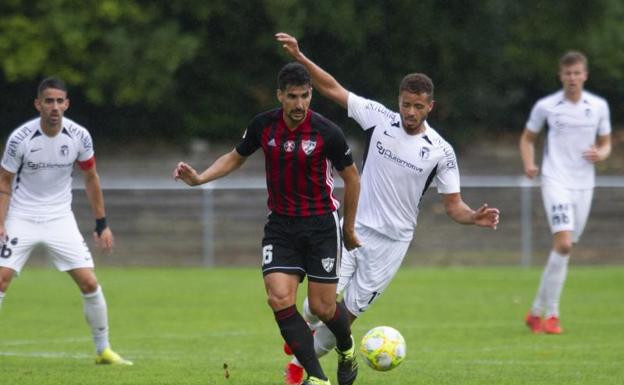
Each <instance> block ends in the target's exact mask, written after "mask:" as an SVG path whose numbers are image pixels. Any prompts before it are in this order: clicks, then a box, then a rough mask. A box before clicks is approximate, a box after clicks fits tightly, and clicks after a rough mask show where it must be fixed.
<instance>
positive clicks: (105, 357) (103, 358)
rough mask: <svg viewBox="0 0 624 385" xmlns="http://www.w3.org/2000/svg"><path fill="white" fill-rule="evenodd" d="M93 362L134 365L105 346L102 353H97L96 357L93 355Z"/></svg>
mask: <svg viewBox="0 0 624 385" xmlns="http://www.w3.org/2000/svg"><path fill="white" fill-rule="evenodd" d="M95 363H96V364H98V365H128V366H130V365H134V364H133V363H132V361H128V360H126V359H124V358H122V357H121V356H120V355H119V354H117V353H115V352H114V351H113V349H111V348H106V349H104V350H102V353H100V354H98V355H97V357H95Z"/></svg>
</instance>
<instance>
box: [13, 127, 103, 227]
mask: <svg viewBox="0 0 624 385" xmlns="http://www.w3.org/2000/svg"><path fill="white" fill-rule="evenodd" d="M40 121H41V119H40V118H37V119H33V120H31V121H29V122H27V123H26V124H24V125H23V126H21V127H20V128H17V129H16V130H15V131H13V132H12V133H11V135H10V136H9V139H8V141H7V145H6V147H5V150H4V156H3V157H2V167H3V168H4V169H5V170H7V171H9V172H12V173H14V174H16V175H15V178H14V179H13V196H12V197H11V204H10V206H9V213H10V215H15V216H17V217H20V218H26V219H41V220H45V219H50V218H55V217H59V216H62V215H66V214H68V213H70V212H71V201H72V193H71V187H72V172H73V167H74V162H76V161H85V160H89V159H90V158H91V157H93V143H92V141H91V135H89V132H88V131H87V130H86V129H85V128H84V127H82V126H80V125H78V124H76V123H75V122H73V121H71V120H70V119H67V118H63V122H62V123H63V128H62V129H61V131H60V132H59V133H58V134H57V135H56V136H55V137H53V138H51V137H49V136H47V135H46V134H44V133H43V131H42V130H41V125H40Z"/></svg>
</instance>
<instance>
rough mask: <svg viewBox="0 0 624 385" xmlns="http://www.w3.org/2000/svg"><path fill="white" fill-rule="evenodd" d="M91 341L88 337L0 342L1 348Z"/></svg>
mask: <svg viewBox="0 0 624 385" xmlns="http://www.w3.org/2000/svg"><path fill="white" fill-rule="evenodd" d="M88 341H91V338H87V337H69V338H55V339H33V340H13V341H11V340H4V341H0V346H24V345H52V344H67V343H84V342H88Z"/></svg>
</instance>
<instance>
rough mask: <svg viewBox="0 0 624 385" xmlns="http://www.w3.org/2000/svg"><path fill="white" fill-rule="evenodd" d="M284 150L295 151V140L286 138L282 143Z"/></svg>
mask: <svg viewBox="0 0 624 385" xmlns="http://www.w3.org/2000/svg"><path fill="white" fill-rule="evenodd" d="M284 151H286V152H293V151H295V142H294V141H292V140H287V141H286V142H285V143H284Z"/></svg>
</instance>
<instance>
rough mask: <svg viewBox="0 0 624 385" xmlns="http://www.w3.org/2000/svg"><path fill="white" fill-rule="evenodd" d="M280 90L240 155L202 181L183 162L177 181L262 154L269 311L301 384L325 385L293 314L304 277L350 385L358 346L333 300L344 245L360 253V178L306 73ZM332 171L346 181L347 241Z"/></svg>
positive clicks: (286, 74)
mask: <svg viewBox="0 0 624 385" xmlns="http://www.w3.org/2000/svg"><path fill="white" fill-rule="evenodd" d="M277 83H278V89H277V99H278V100H279V101H280V103H281V108H277V109H273V110H270V111H266V112H263V113H261V114H259V115H257V116H256V117H255V118H254V119H253V120H252V121H251V123H250V124H249V126H248V127H247V130H246V131H245V134H244V135H243V139H242V140H241V142H240V143H239V144H238V145H237V146H236V148H235V149H234V150H232V151H231V152H229V153H226V154H224V155H222V156H221V157H220V158H218V159H217V160H216V161H215V162H214V163H213V164H212V165H211V166H210V167H208V168H207V169H206V170H205V171H203V172H202V173H201V174H198V173H197V172H196V171H195V170H194V169H193V168H191V167H190V166H189V165H188V164H186V163H184V162H180V163H179V164H178V165H177V167H176V169H175V170H174V178H175V179H181V180H183V181H184V182H185V183H187V184H188V185H190V186H196V185H200V184H204V183H208V182H210V181H213V180H215V179H218V178H221V177H223V176H225V175H227V174H229V173H230V172H232V171H234V170H236V169H238V168H239V167H240V166H241V165H242V164H243V163H244V162H245V160H246V159H247V157H249V156H250V155H251V154H253V153H254V152H255V151H256V150H257V149H259V148H262V151H263V152H264V156H265V169H266V182H267V190H268V193H269V198H268V207H269V210H270V213H269V216H268V222H267V224H266V225H265V227H264V238H263V240H262V273H263V276H264V285H265V288H266V292H267V295H268V303H269V306H270V307H271V309H272V310H273V312H274V314H275V320H276V321H277V324H278V326H279V329H280V332H281V334H282V336H283V337H284V340H285V342H286V343H287V344H288V345H289V346H291V347H292V351H293V352H294V354H295V356H296V357H297V359H298V360H299V362H301V364H302V365H303V367H304V368H305V370H306V372H307V374H308V377H307V379H306V380H305V381H304V384H308V385H328V384H329V383H330V382H329V380H328V379H327V376H326V375H325V373H324V372H323V370H322V368H321V365H320V363H319V360H318V358H317V357H316V355H315V353H314V343H313V337H312V333H311V331H310V328H308V326H307V324H306V322H305V320H304V319H303V317H302V316H301V314H300V313H299V312H298V311H297V307H296V294H297V287H298V285H299V283H300V282H301V281H302V280H303V279H304V277H305V276H306V275H307V276H308V298H309V306H310V308H311V309H312V311H314V313H315V314H317V315H318V316H319V318H320V319H322V320H323V321H324V322H325V324H326V325H327V327H328V328H329V329H330V330H331V333H333V334H335V335H336V340H337V346H336V351H337V352H338V383H339V384H340V385H350V384H352V383H353V382H354V381H355V377H356V375H357V361H356V359H355V358H356V357H355V345H354V343H353V338H352V336H351V328H350V325H349V321H348V318H347V311H346V310H345V309H344V306H343V305H342V304H338V303H336V295H335V293H336V285H337V282H338V268H339V266H340V257H341V248H342V244H341V242H342V241H344V246H345V247H346V248H348V249H353V248H355V247H358V246H359V240H358V238H357V235H356V233H355V230H354V222H355V212H356V208H357V200H358V196H359V191H360V177H359V174H358V171H357V168H356V166H355V165H354V164H353V157H352V154H351V150H350V148H349V147H348V145H347V142H346V139H345V137H344V134H343V133H342V131H341V130H340V128H339V127H338V126H336V125H335V124H334V123H332V122H331V121H329V120H327V119H326V118H324V117H323V116H321V115H319V114H318V113H316V112H314V111H312V110H311V109H310V101H311V99H312V85H311V80H310V74H309V73H308V71H307V70H306V69H305V68H304V67H303V66H302V65H301V64H299V63H289V64H287V65H286V66H284V67H283V68H282V69H281V71H280V72H279V75H278V81H277ZM332 168H336V170H338V173H339V174H340V176H341V177H342V179H343V181H344V202H343V204H344V223H343V225H342V237H341V229H340V222H339V219H338V213H337V210H338V206H339V201H338V200H337V199H336V198H335V197H334V194H333V188H334V179H333V176H332ZM341 238H342V240H341Z"/></svg>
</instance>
